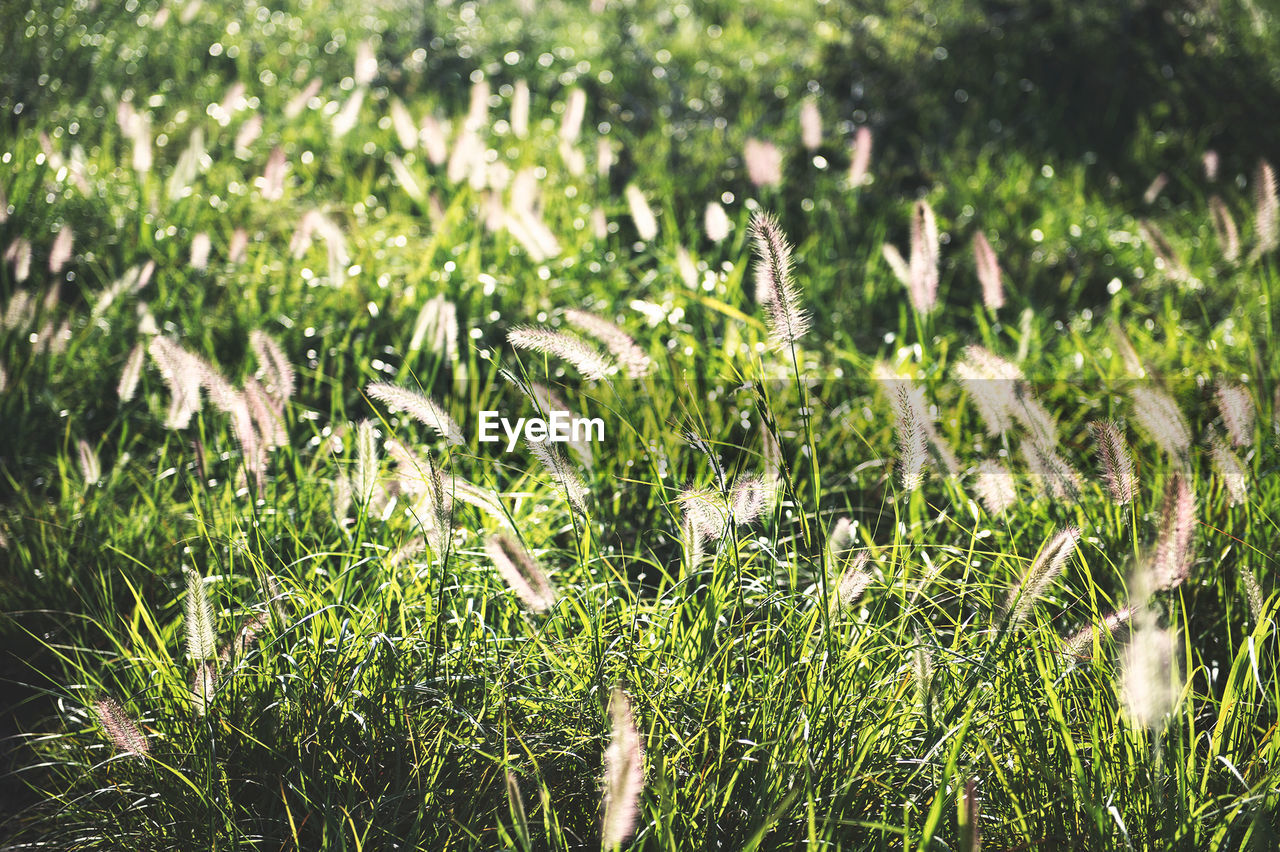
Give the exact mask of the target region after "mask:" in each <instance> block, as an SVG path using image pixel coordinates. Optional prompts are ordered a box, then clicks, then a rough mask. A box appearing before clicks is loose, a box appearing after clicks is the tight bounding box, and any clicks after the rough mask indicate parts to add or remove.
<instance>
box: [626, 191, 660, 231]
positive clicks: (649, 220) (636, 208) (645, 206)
mask: <svg viewBox="0 0 1280 852" xmlns="http://www.w3.org/2000/svg"><path fill="white" fill-rule="evenodd" d="M623 194H624V195H625V196H626V198H627V207H628V208H629V209H630V210H631V221H632V222H633V223H635V226H636V233H637V234H638V235H639V236H640V239H642V240H644V241H645V242H646V243H647V242H652V241H653V238H654V237H656V236H658V220H657V219H656V218H654V215H653V210H652V208H650V207H649V202H648V200H647V199H646V198H645V197H644V193H643V192H642V191H641V190H640V187H638V186H636V185H635V184H634V183H631V184H627V188H626V190H624V192H623Z"/></svg>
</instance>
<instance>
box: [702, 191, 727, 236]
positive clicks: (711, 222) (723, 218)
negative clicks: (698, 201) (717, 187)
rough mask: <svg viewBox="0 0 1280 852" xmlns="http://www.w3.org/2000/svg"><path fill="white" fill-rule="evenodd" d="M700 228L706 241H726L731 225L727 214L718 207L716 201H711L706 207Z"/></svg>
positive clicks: (718, 204)
mask: <svg viewBox="0 0 1280 852" xmlns="http://www.w3.org/2000/svg"><path fill="white" fill-rule="evenodd" d="M702 226H703V229H704V230H705V231H706V232H707V239H709V240H711V242H713V243H719V242H723V241H724V240H726V239H728V237H729V232H730V231H731V230H733V223H732V222H730V221H729V214H727V213H725V212H724V208H723V207H722V206H720V202H718V201H712V202H711V203H710V204H708V205H707V209H706V212H705V213H703V216H702Z"/></svg>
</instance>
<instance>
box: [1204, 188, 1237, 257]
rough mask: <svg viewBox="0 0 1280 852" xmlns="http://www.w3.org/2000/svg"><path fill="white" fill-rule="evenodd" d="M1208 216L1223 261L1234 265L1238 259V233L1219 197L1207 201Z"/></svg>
mask: <svg viewBox="0 0 1280 852" xmlns="http://www.w3.org/2000/svg"><path fill="white" fill-rule="evenodd" d="M1209 216H1210V218H1211V220H1212V221H1213V232H1214V234H1215V235H1216V236H1217V238H1218V248H1219V249H1221V251H1222V257H1223V259H1224V260H1226V261H1228V262H1230V263H1234V262H1235V261H1237V260H1239V259H1240V231H1239V230H1238V229H1237V228H1236V220H1235V219H1233V218H1232V217H1231V211H1230V210H1228V209H1227V204H1226V202H1225V201H1223V200H1222V198H1221V196H1217V195H1215V196H1213V197H1212V198H1210V199H1209Z"/></svg>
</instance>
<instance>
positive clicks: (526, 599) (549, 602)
mask: <svg viewBox="0 0 1280 852" xmlns="http://www.w3.org/2000/svg"><path fill="white" fill-rule="evenodd" d="M484 550H485V553H487V554H488V555H489V559H490V560H491V561H492V562H493V566H494V567H495V568H497V569H498V573H499V574H501V575H502V579H503V580H505V581H506V583H507V585H508V586H510V587H511V590H512V591H513V592H515V593H516V596H517V597H519V598H520V600H521V601H522V602H523V603H524V605H525V606H527V607H528V608H529V609H530V610H532V611H533V612H538V613H542V612H546V611H547V610H549V609H551V607H553V606H555V602H556V597H557V595H556V590H555V588H554V587H553V586H552V585H551V581H550V580H549V579H548V578H547V575H546V574H545V573H544V572H543V570H542V568H541V567H540V566H539V565H538V563H537V562H535V561H534V559H533V557H532V556H531V555H530V554H529V551H527V550H525V549H524V546H523V545H521V544H520V542H518V541H516V540H515V539H514V538H512V537H511V536H509V535H507V534H506V533H495V534H493V535H491V536H489V540H488V541H487V542H485V546H484Z"/></svg>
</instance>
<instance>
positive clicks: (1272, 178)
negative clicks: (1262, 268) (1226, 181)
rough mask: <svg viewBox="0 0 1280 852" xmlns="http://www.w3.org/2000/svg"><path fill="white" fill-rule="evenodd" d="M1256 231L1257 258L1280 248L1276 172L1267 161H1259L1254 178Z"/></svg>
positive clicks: (1255, 250) (1279, 216)
mask: <svg viewBox="0 0 1280 852" xmlns="http://www.w3.org/2000/svg"><path fill="white" fill-rule="evenodd" d="M1253 203H1254V210H1255V212H1254V220H1253V226H1254V230H1255V231H1256V232H1257V238H1258V242H1257V245H1256V246H1255V247H1254V250H1253V254H1254V256H1255V257H1260V256H1261V255H1264V254H1267V253H1268V252H1273V251H1275V250H1276V248H1277V247H1280V201H1278V200H1277V197H1276V172H1275V169H1273V168H1272V167H1271V164H1270V163H1268V162H1267V161H1266V160H1259V161H1258V170H1257V172H1256V173H1255V174H1254V178H1253Z"/></svg>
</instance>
